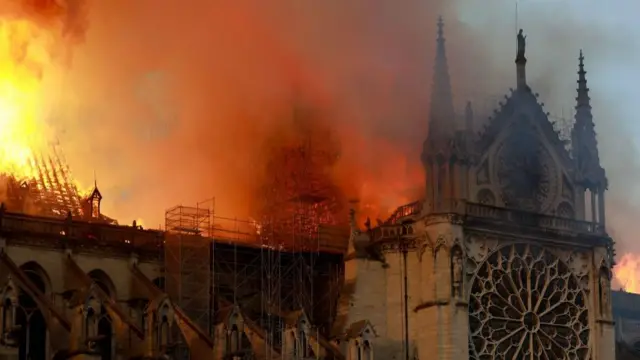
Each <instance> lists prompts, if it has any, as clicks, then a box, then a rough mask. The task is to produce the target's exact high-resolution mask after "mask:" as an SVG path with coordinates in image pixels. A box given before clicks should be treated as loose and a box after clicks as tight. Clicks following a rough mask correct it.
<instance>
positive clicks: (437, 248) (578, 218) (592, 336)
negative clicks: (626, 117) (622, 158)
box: [336, 21, 615, 360]
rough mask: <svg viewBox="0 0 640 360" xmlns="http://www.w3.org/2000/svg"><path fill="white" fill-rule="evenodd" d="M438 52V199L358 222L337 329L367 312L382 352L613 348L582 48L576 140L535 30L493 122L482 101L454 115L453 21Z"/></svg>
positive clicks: (515, 353)
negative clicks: (554, 98)
mask: <svg viewBox="0 0 640 360" xmlns="http://www.w3.org/2000/svg"><path fill="white" fill-rule="evenodd" d="M436 54H437V55H436V65H435V74H434V81H433V84H434V88H433V90H432V100H431V117H430V122H429V137H428V138H427V140H426V141H425V143H424V152H423V156H422V160H423V164H424V166H425V170H426V174H427V177H426V188H427V191H426V198H425V199H424V200H422V201H418V202H416V203H412V204H409V205H407V206H403V207H401V208H399V209H398V210H397V211H396V212H395V213H394V214H393V215H392V216H391V217H390V218H389V219H388V220H387V221H386V222H384V223H383V224H379V225H378V226H377V227H373V228H372V227H370V226H369V221H367V224H366V229H360V228H359V227H358V226H356V225H355V224H352V228H353V229H352V236H351V245H350V251H349V255H348V256H347V257H346V259H345V261H346V265H345V268H346V275H345V277H346V279H347V280H346V285H345V293H344V294H343V297H344V298H343V299H342V300H343V301H342V302H341V303H340V305H341V314H342V318H341V319H340V324H342V326H343V328H342V329H341V330H338V331H337V332H336V333H337V334H341V333H347V332H348V331H347V330H346V329H347V327H346V326H345V324H352V323H355V322H358V321H362V320H363V319H366V320H368V321H369V322H370V323H371V325H372V328H373V329H374V330H375V333H376V335H377V337H376V338H375V340H374V348H375V355H376V357H377V358H382V359H419V358H423V359H424V358H429V359H431V358H435V359H450V360H456V359H457V360H462V359H494V358H495V359H500V358H521V357H522V358H524V357H526V358H536V359H591V360H595V359H612V358H614V356H615V350H614V348H615V345H614V322H613V318H612V314H611V285H610V280H611V269H612V267H613V266H614V262H613V257H614V251H613V245H614V243H613V241H612V239H611V238H610V237H609V236H608V235H607V233H606V230H605V208H604V194H605V190H606V188H607V180H606V177H605V173H604V170H603V169H602V167H601V166H600V164H599V158H598V150H597V142H596V140H595V132H594V130H593V129H594V126H593V121H592V115H591V105H590V103H589V97H588V88H587V86H586V77H585V74H586V72H585V71H584V62H583V60H584V57H583V55H582V53H580V58H579V60H580V61H579V71H578V75H579V76H578V97H577V105H576V119H575V125H574V127H573V130H572V137H571V145H572V146H571V149H570V150H568V148H567V147H566V144H565V142H564V141H563V140H561V139H560V135H559V134H558V133H557V132H556V131H555V129H554V128H553V125H552V123H551V122H550V121H549V119H548V117H547V115H546V114H545V112H544V111H543V108H542V104H540V103H539V102H538V100H537V95H535V94H534V93H533V92H532V90H531V88H530V87H529V86H528V85H527V82H526V63H527V59H526V57H525V37H524V35H523V34H522V31H521V32H520V34H519V35H518V56H517V58H516V76H517V88H516V89H515V90H511V94H510V95H509V96H506V97H505V99H506V101H505V102H503V103H501V104H500V108H499V109H497V110H496V112H495V114H494V117H492V118H490V119H489V121H488V123H487V124H486V125H485V127H484V129H483V131H481V132H480V133H477V132H476V131H475V126H474V119H473V112H472V110H471V105H470V104H468V105H467V108H466V109H465V123H464V124H463V125H462V126H458V125H456V124H455V122H456V116H455V113H454V108H453V104H452V89H451V85H450V84H449V75H448V67H447V63H446V55H445V46H444V32H443V24H442V21H440V23H439V29H438V40H437V51H436ZM376 263H377V264H376ZM363 289H368V291H366V290H363ZM365 294H366V295H365ZM367 295H368V296H367ZM374 297H375V298H374ZM367 314H369V315H367Z"/></svg>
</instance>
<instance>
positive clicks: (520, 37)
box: [516, 29, 527, 61]
mask: <svg viewBox="0 0 640 360" xmlns="http://www.w3.org/2000/svg"><path fill="white" fill-rule="evenodd" d="M526 39H527V36H526V35H524V34H523V33H522V29H520V31H519V32H518V53H517V54H516V61H517V60H524V59H525V57H524V48H525V45H526Z"/></svg>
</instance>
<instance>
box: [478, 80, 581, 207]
mask: <svg viewBox="0 0 640 360" xmlns="http://www.w3.org/2000/svg"><path fill="white" fill-rule="evenodd" d="M476 149H477V153H478V154H479V157H478V158H477V159H476V162H475V164H476V165H475V167H474V168H473V169H472V173H471V174H470V177H471V179H474V181H473V182H472V184H471V188H472V193H471V196H472V200H473V201H476V202H480V203H484V204H487V205H495V206H504V207H510V208H519V209H522V210H527V211H535V212H542V213H561V214H562V215H563V216H567V217H572V214H573V209H574V190H573V185H572V181H571V179H572V165H573V163H572V160H571V157H570V155H569V151H568V150H567V148H566V146H565V142H564V141H562V140H561V139H560V136H559V134H558V133H557V132H556V131H555V129H554V125H553V123H552V122H550V121H549V118H548V116H547V114H545V113H544V111H543V108H542V105H541V104H539V103H538V101H537V99H536V96H535V95H533V94H532V93H531V92H529V91H528V90H518V91H514V92H513V93H512V94H511V96H510V97H507V99H506V102H505V103H502V104H500V109H499V110H497V111H496V112H495V117H494V118H492V119H490V122H489V124H488V126H487V127H486V128H485V130H484V132H483V133H482V134H481V136H480V138H479V140H478V141H477V143H476ZM529 162H531V163H529ZM516 183H519V184H517V185H516ZM527 183H528V184H527ZM538 184H541V185H538ZM534 186H537V187H536V188H535V189H533V187H534ZM527 187H531V188H532V189H533V190H534V193H535V191H538V193H536V194H534V195H531V196H530V200H531V201H530V203H527V201H523V200H522V199H524V196H523V195H522V194H524V193H526V192H527V191H528V190H531V189H527ZM532 194H533V193H532Z"/></svg>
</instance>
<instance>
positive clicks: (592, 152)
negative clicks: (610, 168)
mask: <svg viewBox="0 0 640 360" xmlns="http://www.w3.org/2000/svg"><path fill="white" fill-rule="evenodd" d="M578 60H579V63H578V89H577V91H578V96H577V97H576V108H575V109H576V114H575V123H574V125H573V129H572V130H571V140H572V151H573V156H574V158H575V160H576V161H577V164H578V175H579V181H580V182H582V183H583V184H584V185H585V187H586V188H593V189H596V188H597V187H602V186H604V187H606V178H605V175H604V170H603V169H602V167H601V166H600V157H599V155H598V141H597V140H596V131H595V124H594V123H593V114H592V113H591V100H590V98H589V88H588V87H587V77H586V74H587V72H586V71H585V70H584V55H583V54H582V50H580V57H579V58H578Z"/></svg>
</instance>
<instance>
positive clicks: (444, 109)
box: [429, 17, 455, 138]
mask: <svg viewBox="0 0 640 360" xmlns="http://www.w3.org/2000/svg"><path fill="white" fill-rule="evenodd" d="M454 125H455V115H454V110H453V98H452V95H451V80H450V78H449V65H448V64H447V54H446V50H445V39H444V21H443V20H442V17H439V18H438V37H437V39H436V59H435V64H434V67H433V83H432V89H431V104H430V113H429V137H430V138H435V137H443V136H444V137H446V136H447V135H450V134H452V133H453V130H454Z"/></svg>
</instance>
